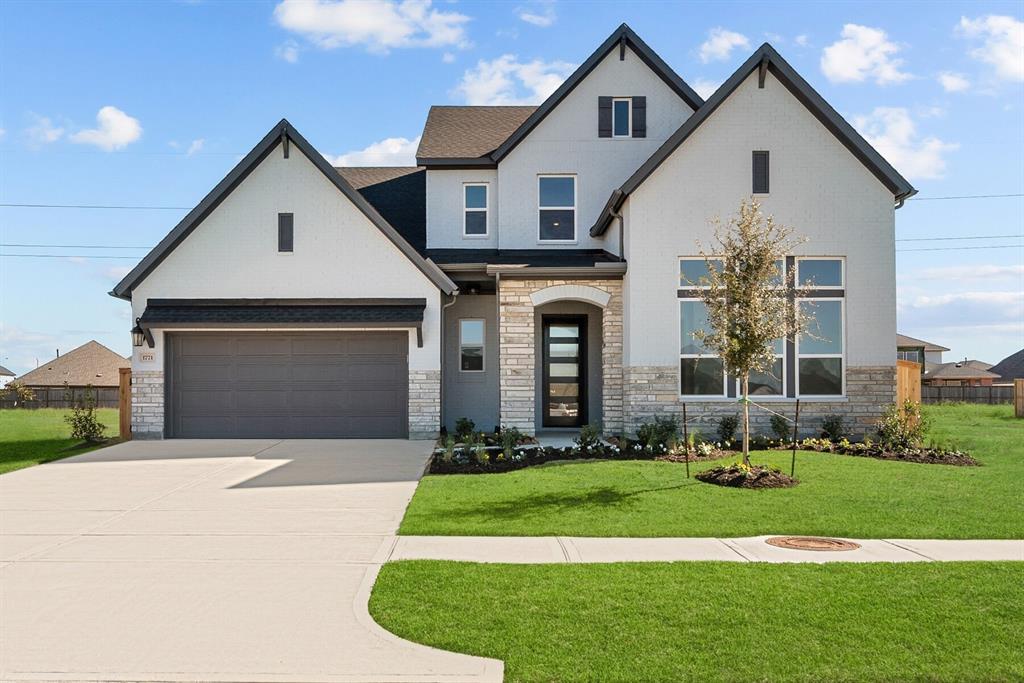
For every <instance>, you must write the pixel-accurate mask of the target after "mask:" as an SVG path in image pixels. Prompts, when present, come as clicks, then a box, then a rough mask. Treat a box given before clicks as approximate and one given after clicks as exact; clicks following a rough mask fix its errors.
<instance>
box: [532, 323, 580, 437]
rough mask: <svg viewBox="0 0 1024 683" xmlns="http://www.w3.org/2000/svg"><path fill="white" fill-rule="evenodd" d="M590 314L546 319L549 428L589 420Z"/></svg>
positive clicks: (545, 401)
mask: <svg viewBox="0 0 1024 683" xmlns="http://www.w3.org/2000/svg"><path fill="white" fill-rule="evenodd" d="M586 325H587V324H586V317H585V316H578V317H573V318H568V317H565V316H559V317H551V318H548V317H545V318H544V319H543V334H544V337H543V345H544V346H543V357H544V358H543V363H544V365H543V380H544V394H543V415H542V421H543V424H544V426H546V427H576V426H580V425H582V424H585V421H586V414H585V413H586V409H585V404H586V391H585V389H586V387H585V380H586V355H585V353H586V351H585V349H586V344H585V339H584V337H585V335H586Z"/></svg>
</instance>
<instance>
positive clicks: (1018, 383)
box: [1013, 379, 1024, 417]
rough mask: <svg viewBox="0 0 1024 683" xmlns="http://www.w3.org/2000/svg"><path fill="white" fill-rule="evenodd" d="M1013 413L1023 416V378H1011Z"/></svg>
mask: <svg viewBox="0 0 1024 683" xmlns="http://www.w3.org/2000/svg"><path fill="white" fill-rule="evenodd" d="M1013 414H1014V415H1016V416H1017V417H1024V379H1015V380H1013Z"/></svg>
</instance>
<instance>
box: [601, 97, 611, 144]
mask: <svg viewBox="0 0 1024 683" xmlns="http://www.w3.org/2000/svg"><path fill="white" fill-rule="evenodd" d="M611 136H612V98H611V97H598V98H597V137H599V138H610V137H611Z"/></svg>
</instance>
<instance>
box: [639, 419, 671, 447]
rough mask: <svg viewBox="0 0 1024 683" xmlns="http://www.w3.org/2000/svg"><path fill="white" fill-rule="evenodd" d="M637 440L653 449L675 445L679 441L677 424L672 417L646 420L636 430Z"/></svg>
mask: <svg viewBox="0 0 1024 683" xmlns="http://www.w3.org/2000/svg"><path fill="white" fill-rule="evenodd" d="M636 438H637V441H639V442H640V443H642V444H643V445H644V446H645V447H647V448H649V449H651V450H654V449H656V448H659V447H662V446H666V447H671V446H675V445H676V442H678V441H679V424H678V423H677V422H676V419H675V418H674V417H661V416H658V417H656V418H654V422H646V423H644V424H642V425H640V427H639V428H638V429H637V430H636Z"/></svg>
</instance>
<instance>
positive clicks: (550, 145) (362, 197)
mask: <svg viewBox="0 0 1024 683" xmlns="http://www.w3.org/2000/svg"><path fill="white" fill-rule="evenodd" d="M417 164H418V165H417V166H416V167H408V168H340V169H336V168H333V167H332V166H331V165H330V164H329V163H328V162H327V161H326V160H325V159H324V158H323V157H322V156H321V155H320V154H319V153H317V152H316V150H315V149H313V147H312V146H311V145H310V144H309V143H308V142H307V141H306V140H305V139H304V138H303V137H302V136H301V135H300V134H299V133H298V132H297V131H296V130H295V129H294V128H293V127H292V126H291V124H289V123H288V122H287V121H282V122H281V123H279V124H278V125H277V126H275V127H274V128H273V129H272V130H271V131H270V132H269V133H268V134H267V136H266V137H265V138H264V139H263V140H262V141H261V142H260V143H259V144H258V145H257V146H256V147H255V148H254V149H253V150H252V152H250V153H249V154H248V155H247V156H246V157H245V158H244V159H242V161H241V162H240V163H239V164H238V165H237V167H236V168H235V169H234V170H233V171H232V172H231V173H230V174H229V175H228V176H227V177H226V178H225V179H224V180H223V181H221V183H220V184H219V185H218V186H217V187H216V188H214V190H213V191H212V192H211V193H210V194H209V195H208V196H207V197H206V198H205V199H204V200H203V201H202V202H201V203H200V204H199V206H197V207H196V208H195V209H194V210H193V211H192V212H190V213H189V214H188V215H187V216H186V217H185V218H184V219H183V220H182V221H181V223H180V224H179V225H178V226H176V227H175V228H174V229H173V230H172V231H171V233H170V234H169V235H168V236H167V237H166V238H165V239H164V240H163V241H162V242H161V243H160V244H159V245H158V246H157V247H156V248H155V249H154V250H153V252H152V253H150V254H149V255H148V256H147V257H146V258H145V259H144V260H143V261H142V262H141V263H140V264H139V265H138V266H137V267H136V268H135V269H134V270H133V271H132V272H131V273H129V274H128V275H127V276H126V277H125V278H124V280H123V281H122V282H120V283H119V284H118V285H117V286H116V287H115V289H114V291H113V292H112V293H113V294H114V295H115V296H118V297H121V298H124V299H128V300H130V301H131V304H132V311H133V318H135V319H136V320H137V325H136V333H137V335H136V336H137V337H138V343H139V346H137V347H136V348H135V351H134V354H133V359H132V366H133V378H134V384H133V386H134V389H133V425H134V427H133V428H134V431H135V434H136V436H140V437H141V436H152V437H161V436H165V437H193V436H202V437H209V436H213V437H216V436H224V437H227V436H232V437H248V436H253V437H255V436H260V437H303V436H308V437H405V436H409V437H427V436H431V435H434V434H436V433H437V431H438V429H439V427H440V426H441V425H446V426H448V427H449V428H451V427H452V426H453V424H454V422H455V420H456V419H458V418H460V417H468V418H470V419H472V420H474V421H475V422H476V424H477V425H478V426H479V427H480V428H485V429H489V428H491V427H492V426H494V425H499V424H500V425H510V426H515V427H518V428H519V429H522V430H523V431H525V432H527V433H535V432H537V431H539V430H542V429H574V428H578V427H579V426H580V425H583V424H587V423H599V424H601V425H602V426H603V428H604V430H605V431H606V432H616V431H618V430H621V429H633V428H635V426H636V425H637V424H639V423H640V422H643V421H646V420H650V419H652V418H653V417H654V416H656V415H678V414H679V411H680V409H681V406H682V404H683V403H686V404H687V408H688V412H689V414H690V415H691V416H700V417H702V418H703V419H705V420H707V421H711V420H712V419H715V418H716V417H717V416H720V415H723V414H727V413H735V412H737V410H738V407H737V406H736V395H737V382H736V379H735V378H732V377H728V376H726V374H725V373H724V372H723V369H722V364H721V362H720V361H719V360H718V359H717V358H715V357H713V356H712V355H709V354H708V353H707V352H706V351H705V350H704V349H702V348H701V346H700V345H699V344H698V343H697V341H696V340H695V339H694V338H693V336H692V332H693V331H694V330H696V329H698V328H700V327H701V326H702V325H705V324H706V315H705V311H704V309H703V307H702V305H701V303H700V301H699V299H698V298H697V292H695V291H694V290H693V289H692V288H690V285H689V283H690V282H693V281H696V280H697V276H698V275H699V272H700V270H701V268H702V267H703V261H702V259H701V258H700V257H699V256H698V243H703V244H705V245H707V244H709V243H710V241H711V238H712V227H711V224H710V221H711V220H712V219H713V218H715V217H727V216H729V215H731V214H732V213H734V212H735V211H736V210H737V208H738V206H739V203H740V201H741V200H742V199H744V198H748V197H750V196H752V195H753V196H755V197H757V198H758V200H759V201H760V202H761V204H762V206H763V210H764V211H765V212H766V213H770V214H772V215H774V216H775V218H776V219H778V220H779V221H781V222H783V223H785V224H788V225H791V226H793V227H794V228H795V229H796V230H797V232H799V233H800V234H802V235H804V236H806V237H807V238H808V240H807V242H806V244H805V245H804V246H803V248H802V249H801V250H800V252H799V253H794V254H792V255H791V256H789V257H788V259H787V261H788V264H789V265H790V266H794V267H795V268H796V269H797V271H798V276H799V278H800V280H801V281H802V282H803V281H807V280H811V281H813V283H814V289H813V290H812V291H811V292H810V295H809V296H808V297H806V299H801V300H796V301H794V302H793V305H794V306H804V307H807V310H808V311H809V312H811V313H813V315H814V317H815V319H816V320H817V330H818V332H817V333H816V334H815V335H814V336H808V337H806V338H798V339H780V340H779V343H778V345H777V360H776V363H775V366H774V368H773V369H772V371H771V372H768V373H764V374H763V375H760V376H758V377H756V378H752V386H753V387H754V391H755V393H756V394H757V399H758V402H760V403H764V404H768V403H771V404H772V405H773V406H774V408H773V409H775V410H784V411H791V410H792V407H793V403H794V401H795V400H796V399H797V398H799V399H800V400H801V409H802V412H803V414H804V415H806V416H808V417H807V418H806V419H807V424H809V425H812V428H814V427H815V425H813V424H812V423H813V420H814V419H816V417H820V415H821V414H823V413H828V412H833V413H835V412H838V413H842V414H844V415H848V416H849V418H850V420H849V421H850V423H851V424H860V425H862V426H865V427H866V425H867V424H869V423H870V422H871V421H872V420H874V419H875V418H876V417H877V416H878V415H879V414H880V413H881V411H882V410H883V408H884V406H885V405H886V404H889V403H891V402H892V401H893V399H894V395H895V367H894V366H895V352H894V349H893V346H892V339H893V337H894V335H895V334H896V301H895V249H894V221H895V214H894V212H895V209H896V208H898V207H899V206H900V205H901V204H902V202H903V201H904V200H905V199H906V198H907V197H909V196H910V195H912V194H913V193H914V189H913V187H911V185H910V184H909V183H908V182H907V181H906V180H904V179H903V178H902V177H901V176H900V175H899V174H898V173H897V172H896V171H895V170H894V169H893V168H892V167H891V166H890V165H889V164H888V163H887V162H886V161H885V160H884V159H883V158H882V157H881V156H880V155H879V154H878V153H877V152H876V151H875V150H874V149H872V148H871V147H870V146H869V145H868V144H867V143H866V142H865V141H864V139H863V138H862V137H861V136H860V135H858V134H857V132H856V131H854V130H853V128H852V127H851V126H850V125H849V124H848V123H847V122H846V121H844V120H843V119H842V118H841V117H840V116H839V115H838V114H837V113H836V112H835V110H833V109H832V108H831V107H830V106H829V105H828V104H827V103H826V102H825V101H824V100H823V99H822V98H821V97H820V96H819V95H818V94H817V93H816V92H815V91H814V90H813V89H812V88H811V87H810V85H808V84H807V82H806V81H804V79H803V78H801V77H800V76H799V75H798V74H797V73H796V72H795V71H794V70H793V68H792V67H791V66H790V65H789V64H788V63H786V62H785V61H784V60H783V59H782V57H780V56H779V54H778V53H777V52H776V51H775V50H774V49H772V47H771V46H769V45H767V44H766V45H763V46H762V47H760V48H759V49H758V50H757V51H756V52H755V53H754V54H753V55H751V56H750V58H749V59H747V60H746V61H745V62H744V63H743V64H742V65H741V66H740V67H739V69H737V70H736V72H735V73H734V74H733V75H732V76H731V77H730V78H729V79H728V80H727V81H726V82H725V83H724V84H723V85H722V86H721V87H720V88H719V89H718V90H717V91H716V92H715V93H714V94H713V95H712V96H711V97H710V98H709V99H708V100H707V101H704V100H702V99H701V97H700V96H698V95H697V94H696V93H695V92H694V91H693V90H692V89H691V88H690V87H689V86H688V85H687V84H686V83H685V82H684V81H683V80H682V79H681V78H680V77H679V76H678V75H677V74H676V73H675V72H674V71H673V70H672V69H671V68H670V67H669V66H668V65H667V64H666V63H665V62H664V61H663V60H662V59H661V58H660V57H658V55H657V54H655V53H654V51H653V50H651V48H649V47H648V46H647V45H646V44H645V43H644V42H643V41H642V40H641V39H640V38H639V37H638V36H637V35H636V34H635V33H634V32H633V31H632V30H631V29H629V27H627V26H625V25H623V26H621V27H620V28H618V29H617V30H616V31H615V32H614V33H613V34H612V35H611V36H609V38H608V39H607V40H606V41H605V42H604V43H602V44H601V45H600V47H598V49H597V50H596V51H595V52H594V53H593V54H592V55H591V56H590V57H589V58H588V59H587V60H586V61H585V62H583V64H582V65H581V66H580V67H579V68H578V69H577V70H576V71H575V73H573V74H572V75H571V76H570V77H569V78H568V80H566V81H565V83H563V84H562V86H561V87H559V88H558V89H557V90H556V91H555V92H554V93H553V94H552V95H551V96H550V97H549V98H548V99H547V100H545V101H544V102H543V103H542V104H541V105H540V106H538V107H486V106H481V107H448V106H443V107H442V106H439V107H434V108H432V109H431V110H430V112H429V113H428V115H427V121H426V125H425V127H424V131H423V135H422V139H421V143H420V147H419V150H418V153H417ZM761 417H762V418H763V420H764V421H765V422H766V421H767V417H768V414H767V413H765V414H764V415H763V416H761Z"/></svg>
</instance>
